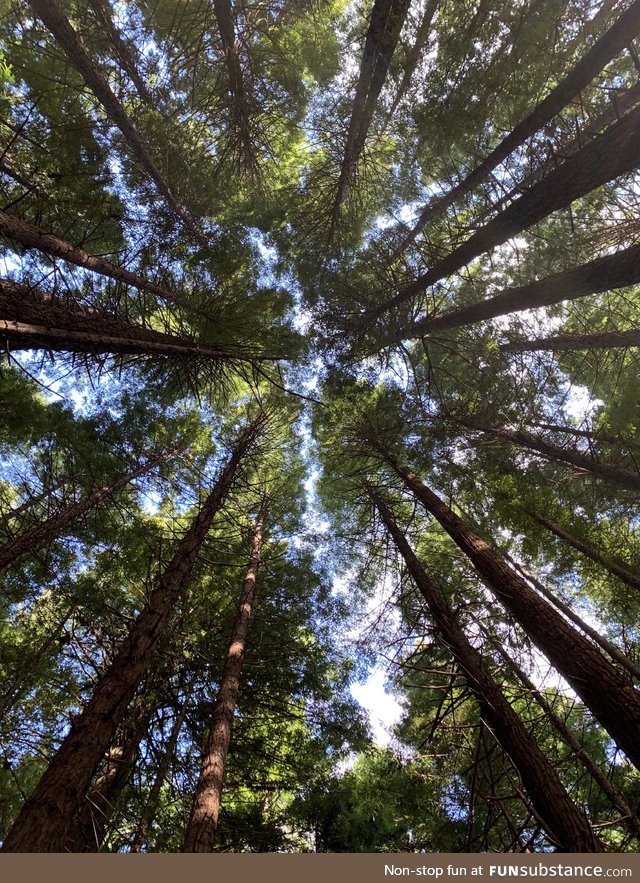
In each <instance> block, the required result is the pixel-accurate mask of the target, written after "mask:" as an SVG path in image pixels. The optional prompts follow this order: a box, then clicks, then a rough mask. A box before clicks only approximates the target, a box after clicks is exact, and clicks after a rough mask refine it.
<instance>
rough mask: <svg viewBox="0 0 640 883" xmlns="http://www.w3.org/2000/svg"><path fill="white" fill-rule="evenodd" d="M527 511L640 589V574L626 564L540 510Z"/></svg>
mask: <svg viewBox="0 0 640 883" xmlns="http://www.w3.org/2000/svg"><path fill="white" fill-rule="evenodd" d="M525 512H526V513H527V515H529V516H530V517H531V518H533V519H534V521H537V522H538V524H541V525H542V527H545V528H546V529H547V530H548V531H550V532H551V533H552V534H554V535H555V536H556V537H558V539H561V540H563V541H564V542H565V543H568V544H569V545H570V546H572V547H573V548H574V549H577V550H578V552H580V553H582V554H583V555H585V556H586V557H587V558H590V559H591V560H592V561H595V562H596V564H599V565H600V566H601V567H604V569H605V570H607V571H609V573H611V574H613V576H616V577H617V578H618V579H619V580H621V581H622V582H623V583H625V584H626V585H628V586H631V588H632V589H640V575H638V574H637V573H634V572H633V571H632V570H630V569H629V567H627V566H626V565H625V564H623V563H622V562H620V561H616V560H615V559H614V558H609V557H608V556H606V555H602V554H601V553H600V552H598V551H597V550H596V549H594V548H593V546H591V545H590V544H589V543H587V542H585V541H584V540H581V539H580V538H579V537H576V536H574V534H572V533H569V531H567V530H565V529H564V528H563V527H560V525H559V524H556V523H555V522H553V521H551V520H550V519H548V518H546V517H545V516H544V515H541V514H540V513H539V512H534V511H533V510H532V509H525Z"/></svg>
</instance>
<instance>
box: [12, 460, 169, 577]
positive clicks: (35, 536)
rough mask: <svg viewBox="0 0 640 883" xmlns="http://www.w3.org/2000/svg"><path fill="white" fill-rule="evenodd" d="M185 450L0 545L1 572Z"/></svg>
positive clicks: (125, 477) (144, 467) (150, 463)
mask: <svg viewBox="0 0 640 883" xmlns="http://www.w3.org/2000/svg"><path fill="white" fill-rule="evenodd" d="M181 450H183V447H177V448H173V449H172V450H170V451H165V452H164V453H162V454H160V455H159V456H157V457H153V458H152V459H150V460H147V461H146V462H145V463H143V464H142V466H138V468H137V469H132V470H131V471H130V472H127V473H125V474H124V475H121V476H120V477H119V478H117V479H116V480H115V481H113V482H112V483H111V484H108V485H104V487H99V488H96V489H95V490H93V491H91V493H89V494H87V495H86V496H84V497H83V498H82V499H81V500H78V502H77V503H72V504H71V505H69V506H65V507H64V508H63V509H61V510H60V511H59V512H56V514H55V515H52V516H51V518H47V519H45V521H41V522H40V523H39V524H36V525H34V526H33V527H32V528H30V529H29V530H27V531H25V532H24V533H22V534H19V535H18V536H16V537H14V538H13V539H11V540H9V542H8V543H5V544H4V545H3V546H0V571H2V570H4V569H5V568H7V567H9V565H11V564H15V563H16V562H17V561H19V560H20V559H21V558H23V557H24V556H25V555H32V554H33V553H34V552H37V551H38V549H40V548H42V546H43V545H44V544H45V543H47V542H48V541H50V540H53V539H56V538H57V537H59V536H61V535H62V534H63V532H64V531H65V529H66V528H67V527H69V525H71V524H73V523H74V522H76V521H78V520H79V519H80V518H82V517H83V516H84V515H86V514H87V513H88V512H90V511H91V510H92V509H94V508H95V507H96V506H98V504H99V503H102V502H103V500H106V499H108V498H109V497H111V496H113V494H115V493H117V492H118V491H119V490H122V488H124V487H126V486H127V485H128V484H130V483H131V482H132V481H134V480H135V479H136V478H139V477H140V476H141V475H146V473H147V472H150V470H151V469H153V468H154V467H156V466H159V465H160V464H161V463H164V462H165V461H167V460H168V459H170V458H171V457H173V456H175V454H177V453H178V452H179V451H181Z"/></svg>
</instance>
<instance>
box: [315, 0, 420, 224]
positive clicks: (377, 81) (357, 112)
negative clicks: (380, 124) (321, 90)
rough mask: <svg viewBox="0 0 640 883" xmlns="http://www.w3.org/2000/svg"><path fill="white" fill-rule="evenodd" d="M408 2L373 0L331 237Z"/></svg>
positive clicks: (408, 0) (395, 44)
mask: <svg viewBox="0 0 640 883" xmlns="http://www.w3.org/2000/svg"><path fill="white" fill-rule="evenodd" d="M409 3H410V0H374V4H373V8H372V10H371V19H370V22H369V28H368V30H367V36H366V38H365V44H364V49H363V52H362V60H361V62H360V71H359V74H358V82H357V84H356V92H355V96H354V100H353V107H352V111H351V117H350V119H349V126H348V129H347V138H346V142H345V148H344V155H343V158H342V163H341V166H340V175H339V177H338V185H337V188H336V195H335V199H334V201H333V207H332V209H331V227H330V231H329V238H330V239H332V238H333V234H334V232H335V229H336V226H337V223H338V219H339V215H340V207H341V205H342V203H343V202H344V199H345V197H346V194H347V190H348V189H349V186H350V184H351V180H352V178H353V174H354V170H355V168H356V165H357V163H358V160H359V159H360V156H361V155H362V151H363V150H364V145H365V142H366V140H367V134H368V132H369V128H370V126H371V121H372V119H373V114H374V111H375V109H376V105H377V101H378V98H379V96H380V92H381V91H382V87H383V86H384V81H385V79H386V76H387V71H388V70H389V64H390V62H391V58H392V56H393V53H394V51H395V48H396V46H397V43H398V38H399V37H400V31H401V30H402V25H403V24H404V20H405V18H406V16H407V12H408V10H409Z"/></svg>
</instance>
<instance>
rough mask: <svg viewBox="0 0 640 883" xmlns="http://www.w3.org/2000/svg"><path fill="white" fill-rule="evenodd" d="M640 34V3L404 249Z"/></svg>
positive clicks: (433, 209) (429, 211)
mask: <svg viewBox="0 0 640 883" xmlns="http://www.w3.org/2000/svg"><path fill="white" fill-rule="evenodd" d="M638 33H640V2H638V0H636V2H634V3H632V5H631V6H630V7H629V9H627V10H625V12H623V13H622V15H621V16H620V18H619V19H618V20H617V21H616V22H615V23H614V24H613V26H612V27H611V28H609V30H608V31H607V32H606V33H605V34H603V35H602V37H600V39H599V40H598V41H597V42H596V43H595V44H594V45H593V46H592V48H591V49H590V50H589V51H588V52H587V54H586V55H585V56H584V58H582V59H581V60H580V61H579V62H578V64H576V65H575V67H573V68H572V69H571V70H570V71H569V73H568V74H567V76H566V77H565V78H564V79H563V80H561V81H560V82H559V83H558V85H557V86H556V87H555V88H554V89H552V90H551V92H550V93H549V94H548V95H547V97H546V98H544V99H543V100H542V101H541V102H540V103H539V104H538V106H537V107H536V108H535V110H533V111H532V112H531V113H530V114H529V115H528V116H526V117H525V118H524V119H523V120H522V121H521V122H520V123H518V125H517V126H516V127H515V129H513V130H512V131H511V132H510V133H509V134H508V135H507V136H506V137H505V138H503V139H502V141H501V142H500V143H499V144H498V145H497V147H494V149H493V150H492V151H491V153H490V154H489V156H487V157H486V159H484V160H483V161H482V162H481V163H480V164H479V165H478V166H476V167H475V169H474V170H473V171H472V172H470V173H469V174H468V175H467V176H466V178H464V179H463V180H462V181H460V183H459V184H457V185H456V186H455V187H453V188H452V189H451V190H449V192H448V193H445V194H444V195H443V196H439V197H437V198H436V199H433V200H432V201H431V202H429V203H428V204H427V205H426V206H425V207H424V208H423V210H422V212H421V213H420V217H419V218H418V221H417V223H416V224H415V226H414V227H413V229H412V230H411V233H410V234H409V235H408V236H407V237H406V239H405V240H404V242H403V244H402V248H403V249H405V248H407V247H408V246H409V245H410V244H411V243H412V242H413V241H414V240H415V238H416V236H417V235H418V234H419V233H420V232H421V231H422V230H424V228H425V226H426V225H427V224H428V223H429V221H431V220H433V219H434V218H436V217H437V216H438V215H440V214H441V213H442V212H443V211H445V209H447V208H449V206H451V205H453V203H454V202H457V201H458V200H459V199H461V198H462V197H463V196H465V195H466V194H467V193H469V192H470V191H471V190H473V188H474V187H476V186H477V185H478V184H480V183H481V182H482V181H485V180H486V179H487V178H488V177H489V175H490V174H491V172H492V171H493V170H494V169H495V168H497V167H498V166H499V165H500V163H501V162H502V161H503V160H505V159H506V158H507V157H508V156H509V155H510V154H511V153H513V151H514V150H516V148H518V147H520V146H521V145H522V144H524V143H525V141H526V140H527V139H528V138H530V137H531V136H532V135H534V134H535V133H536V132H537V131H538V130H539V129H541V128H542V127H543V126H545V125H546V124H548V123H549V122H550V121H551V120H552V119H553V117H554V116H556V114H558V113H559V112H560V111H561V110H562V108H563V107H565V106H566V105H567V104H569V102H571V101H572V100H573V99H574V98H575V97H576V96H578V95H579V94H580V92H581V91H582V90H583V89H584V88H585V86H588V85H589V83H590V82H591V81H592V80H593V79H594V78H595V77H596V76H597V75H598V74H599V73H600V71H601V70H602V68H603V67H604V66H605V65H607V64H608V63H609V62H610V61H611V60H612V59H613V58H615V57H616V55H619V54H620V52H622V50H623V49H625V48H626V47H627V46H628V45H629V43H630V42H631V40H632V39H633V38H634V37H635V36H636V35H637V34H638Z"/></svg>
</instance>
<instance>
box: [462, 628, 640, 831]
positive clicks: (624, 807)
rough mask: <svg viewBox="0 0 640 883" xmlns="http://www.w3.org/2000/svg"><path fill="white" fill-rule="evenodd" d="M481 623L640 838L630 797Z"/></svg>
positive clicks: (507, 662)
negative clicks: (614, 781) (617, 789)
mask: <svg viewBox="0 0 640 883" xmlns="http://www.w3.org/2000/svg"><path fill="white" fill-rule="evenodd" d="M476 621H477V622H478V625H479V627H480V628H481V629H482V631H483V632H484V633H485V635H486V636H487V638H488V639H489V640H490V641H491V644H492V645H493V646H494V647H495V649H496V650H497V652H498V654H499V655H500V658H501V659H502V661H503V662H504V664H505V665H506V666H507V667H508V668H509V669H511V671H512V672H513V673H514V674H515V676H516V677H517V678H518V680H519V681H520V683H521V684H522V685H523V686H524V688H525V689H526V690H527V692H528V694H529V696H532V697H533V698H534V700H535V701H536V703H537V704H538V705H539V706H540V708H541V709H542V711H543V712H544V713H545V715H546V717H547V719H548V720H549V722H550V723H551V725H552V726H553V728H554V729H555V730H556V732H557V733H558V734H559V735H560V737H561V738H562V740H563V741H564V742H565V743H566V744H567V745H568V746H569V748H570V749H571V750H572V751H573V753H574V754H575V756H576V759H577V760H578V761H579V762H580V763H581V764H582V766H583V767H584V769H585V770H586V771H587V773H588V774H589V775H590V776H591V778H592V779H593V781H594V782H595V783H596V784H597V785H598V787H599V788H600V790H601V791H602V793H603V794H604V795H605V796H606V797H607V799H608V800H609V802H610V803H611V805H612V806H613V807H614V808H615V809H617V810H618V812H620V813H621V814H622V818H621V819H620V821H621V822H622V824H624V825H625V826H626V827H627V828H628V829H629V831H630V832H631V833H632V834H633V835H634V837H640V819H638V816H637V815H636V813H635V812H634V810H633V809H632V808H631V806H630V805H629V802H628V801H627V799H626V797H625V796H624V795H623V794H621V793H620V792H619V791H616V789H615V787H614V786H613V783H612V782H611V780H610V779H609V778H608V777H607V776H606V775H605V774H604V773H603V772H602V770H601V769H600V767H599V766H598V765H597V763H596V762H595V761H594V759H593V758H592V757H591V755H590V754H589V753H588V751H587V750H586V748H585V747H584V745H582V743H581V742H579V741H578V739H577V738H576V736H575V734H574V733H573V732H572V731H571V730H570V729H569V727H568V726H567V725H566V723H565V722H564V721H563V720H562V718H560V717H559V715H558V714H556V712H555V710H554V708H553V706H552V705H551V703H550V702H548V701H547V699H546V697H545V696H544V695H543V694H542V693H541V692H540V690H538V688H537V687H536V685H535V684H534V683H533V681H532V680H531V679H530V678H529V677H528V676H527V674H526V673H525V672H524V671H523V670H522V669H521V668H520V666H519V665H518V664H517V663H516V662H515V660H513V659H512V658H511V657H510V656H509V654H508V653H507V651H506V650H505V649H504V647H503V646H502V644H501V643H500V641H499V640H498V639H497V638H495V637H494V636H493V635H490V634H489V632H488V630H487V629H486V627H485V626H484V624H483V623H481V622H479V621H478V620H476Z"/></svg>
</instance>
